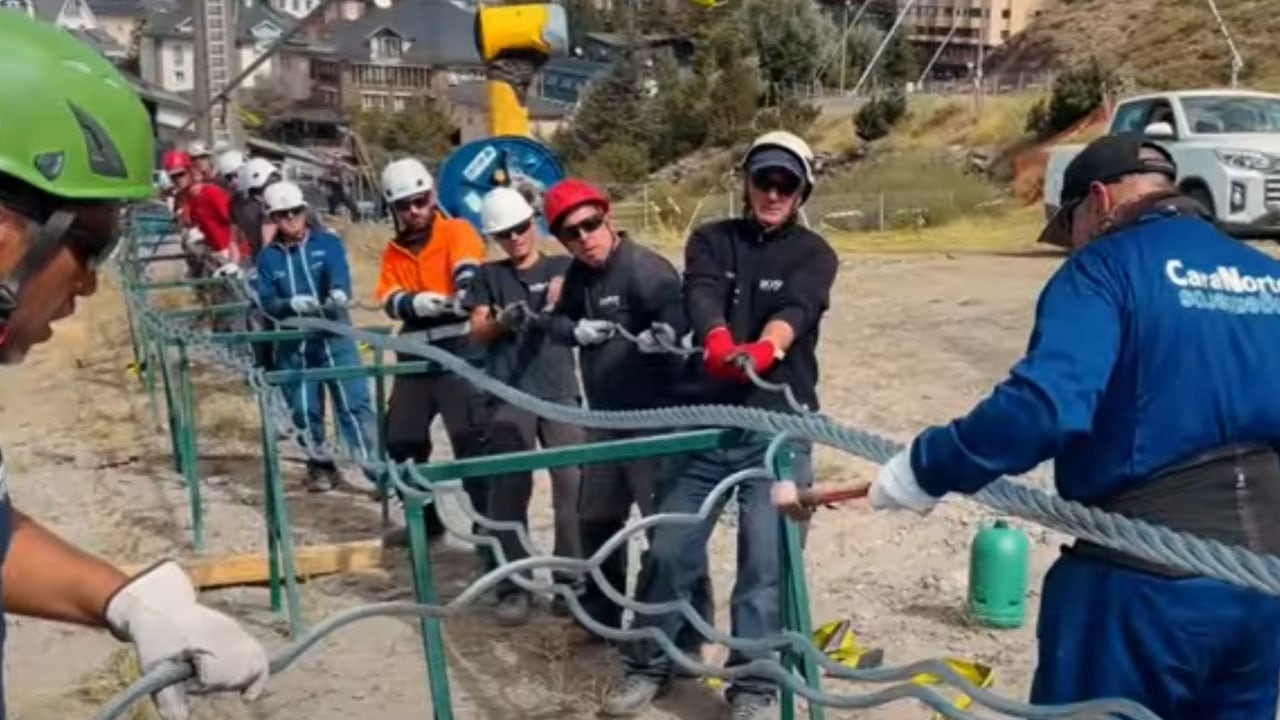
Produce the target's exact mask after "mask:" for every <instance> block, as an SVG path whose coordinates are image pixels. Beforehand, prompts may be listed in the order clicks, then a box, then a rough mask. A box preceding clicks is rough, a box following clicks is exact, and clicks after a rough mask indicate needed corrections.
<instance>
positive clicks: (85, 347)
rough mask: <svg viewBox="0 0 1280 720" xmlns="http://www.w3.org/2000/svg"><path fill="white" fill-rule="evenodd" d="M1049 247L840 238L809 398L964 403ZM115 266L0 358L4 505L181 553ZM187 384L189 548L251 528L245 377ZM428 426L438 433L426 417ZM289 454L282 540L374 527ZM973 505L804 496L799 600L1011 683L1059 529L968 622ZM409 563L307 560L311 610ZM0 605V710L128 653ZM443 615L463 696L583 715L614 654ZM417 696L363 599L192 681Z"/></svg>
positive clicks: (256, 538) (209, 598)
mask: <svg viewBox="0 0 1280 720" xmlns="http://www.w3.org/2000/svg"><path fill="white" fill-rule="evenodd" d="M352 253H353V255H354V256H356V258H357V265H358V268H357V273H356V278H357V283H358V287H357V290H358V291H361V292H362V294H368V293H369V291H370V290H371V289H372V287H373V273H374V268H375V265H376V262H377V248H376V247H375V246H374V245H373V244H372V243H365V242H353V243H352ZM1058 262H1059V260H1058V259H1056V258H1046V257H1027V256H1019V257H1013V256H945V255H926V254H913V255H899V256H887V255H886V256H870V255H851V256H847V257H846V258H845V259H844V262H843V264H842V267H841V271H840V275H839V280H838V287H837V290H836V293H835V298H834V301H833V304H832V311H831V312H830V314H828V316H827V317H826V319H825V321H824V326H823V330H822V342H821V362H822V368H823V378H822V382H821V386H820V393H821V397H822V402H823V405H824V410H825V411H826V412H827V413H828V414H830V415H832V416H834V417H836V418H838V419H840V420H843V421H846V422H849V423H852V424H855V425H858V426H861V427H866V428H870V429H874V430H877V431H879V432H882V433H884V434H887V435H891V436H893V437H896V438H899V439H901V440H906V439H908V438H909V437H910V436H911V434H912V433H914V432H916V431H918V430H919V429H921V428H922V427H923V426H925V425H927V424H930V423H937V422H944V421H946V420H948V419H950V418H951V417H953V416H955V415H956V414H959V413H962V412H964V411H965V410H966V409H967V408H969V407H970V406H971V404H972V403H974V402H975V401H976V400H978V399H979V398H980V397H982V396H983V395H984V394H985V393H986V392H987V391H988V390H989V389H990V388H991V386H992V384H993V383H995V382H997V381H998V380H1000V379H1001V378H1002V377H1003V375H1004V373H1005V371H1006V370H1007V369H1008V367H1009V365H1010V364H1011V363H1012V362H1013V361H1014V360H1015V359H1016V358H1017V357H1018V355H1019V353H1020V351H1021V350H1022V349H1023V347H1024V344H1025V342H1026V335H1027V330H1028V328H1029V324H1030V319H1031V312H1032V308H1033V305H1034V301H1035V297H1036V295H1037V292H1038V290H1039V288H1040V287H1041V285H1042V284H1043V282H1044V281H1045V279H1046V278H1047V277H1048V276H1049V274H1050V273H1051V272H1052V271H1053V269H1054V268H1055V267H1056V266H1057V264H1058ZM113 282H114V281H113V280H112V279H110V278H107V279H105V280H104V287H103V288H102V291H101V292H100V293H99V295H98V296H96V297H94V298H91V299H89V300H88V301H86V302H84V303H83V304H82V305H83V306H82V308H81V310H80V312H79V313H78V314H77V315H76V316H75V317H74V318H72V319H69V320H67V321H64V322H62V323H61V324H60V325H58V327H57V333H56V336H55V338H54V340H53V341H52V342H50V343H49V344H48V345H46V346H44V347H41V348H39V349H38V350H36V351H35V353H34V354H33V355H32V357H31V358H30V361H29V362H28V363H27V364H26V365H25V366H22V367H20V368H16V369H12V370H6V374H7V377H6V379H5V382H4V383H3V384H2V385H0V410H2V411H0V438H2V439H3V442H4V445H3V447H4V452H5V458H6V459H7V460H8V462H9V483H10V487H11V489H12V490H11V491H12V493H13V495H14V496H15V498H16V503H17V504H18V505H19V506H20V507H22V508H23V509H24V510H26V511H27V512H28V513H30V514H33V515H34V516H36V517H38V518H40V519H42V520H43V521H45V522H46V523H48V524H49V525H50V526H52V527H53V528H55V529H56V530H57V531H58V532H60V533H62V534H64V535H65V536H66V537H68V538H70V539H71V540H72V541H74V542H76V543H78V544H80V545H82V546H83V547H86V548H88V549H90V550H91V551H93V552H96V553H100V554H102V555H104V556H106V557H108V558H110V559H112V560H114V561H117V562H120V563H136V562H145V561H148V560H150V559H153V558H157V557H161V556H164V555H167V554H185V553H186V552H187V551H188V548H189V547H190V530H189V527H190V521H189V513H188V508H187V503H186V495H185V490H184V489H183V487H182V486H181V485H180V484H179V482H178V479H177V478H176V476H175V474H174V473H173V471H172V464H171V459H170V449H169V445H168V437H167V433H166V432H165V431H164V430H163V426H160V425H156V424H154V423H153V422H152V419H151V416H150V411H149V409H148V406H147V402H146V395H145V393H144V392H143V391H142V389H141V386H140V384H139V383H138V382H137V381H136V380H134V379H132V378H130V377H129V376H128V375H127V374H126V372H125V368H126V365H127V363H128V362H129V360H130V349H129V341H128V334H127V332H126V331H125V329H124V328H125V325H124V320H123V304H122V302H121V299H120V295H119V292H118V289H117V288H115V287H114V286H113ZM371 317H372V316H369V318H371ZM198 388H199V393H200V415H201V423H202V437H201V448H200V450H201V462H202V467H201V472H202V475H203V477H204V488H205V490H206V494H205V497H206V501H207V503H208V514H207V528H208V546H209V552H210V553H225V552H242V551H249V550H253V549H258V548H262V547H265V542H264V539H263V537H264V526H263V521H262V515H261V508H262V492H261V484H262V470H261V460H260V456H259V452H258V445H257V443H258V435H257V432H258V419H257V413H256V412H255V411H254V408H253V406H252V405H250V404H249V403H248V401H247V398H248V392H247V391H246V390H245V389H244V386H243V384H241V383H237V382H235V381H234V380H231V379H228V378H227V377H226V376H221V375H218V374H216V373H209V372H202V373H200V375H199V377H198ZM162 414H163V413H162ZM437 437H438V439H439V436H437ZM437 447H439V448H440V449H441V452H442V454H443V453H447V443H445V442H443V440H440V442H438V444H437ZM290 457H295V456H294V455H292V453H291V454H290ZM818 460H819V477H820V480H821V481H823V482H835V483H839V482H850V481H854V480H867V479H869V478H870V477H872V472H873V470H874V467H873V466H872V465H870V464H868V463H865V462H863V461H861V460H858V459H856V458H850V457H846V456H842V455H839V454H836V453H834V452H830V451H826V450H823V451H821V452H820V453H819V457H818ZM286 472H287V479H288V482H289V502H290V510H291V512H292V517H293V522H294V526H295V527H294V530H295V538H296V541H297V542H298V543H299V544H313V543H323V542H335V541H342V540H352V539H358V538H368V537H375V536H376V535H377V534H378V532H379V530H380V525H379V518H378V510H377V507H376V505H375V504H374V503H373V502H371V501H369V500H368V499H367V498H365V497H364V496H362V495H361V494H360V493H359V492H356V491H351V492H343V491H339V492H335V493H331V494H327V495H322V496H314V495H308V494H307V493H306V492H305V491H303V490H302V489H301V488H300V480H301V464H300V463H299V462H297V461H296V459H295V460H293V461H291V462H289V463H288V464H287V465H286ZM532 513H533V525H534V533H535V537H536V538H539V539H540V540H541V541H543V542H544V543H547V540H548V539H549V537H550V531H551V516H550V512H549V493H548V489H547V483H546V482H545V481H543V482H540V483H539V485H538V490H537V493H536V495H535V498H534V509H533V511H532ZM989 517H990V514H989V513H988V512H987V511H986V510H985V509H984V508H982V507H980V506H978V505H976V504H973V503H970V502H968V501H964V500H950V501H948V502H946V503H945V504H944V505H943V506H942V507H941V508H940V510H939V511H937V512H936V513H934V514H933V515H932V516H931V517H930V518H928V519H925V520H920V519H915V518H914V517H906V516H892V515H886V514H872V513H870V512H869V511H867V510H866V509H865V508H863V507H860V506H857V505H851V506H848V507H845V508H841V509H838V510H828V511H823V512H821V513H820V514H819V515H818V516H817V518H816V520H815V522H814V525H813V528H812V531H811V534H810V536H809V543H808V550H807V553H806V564H807V569H808V578H809V587H810V591H811V593H812V596H813V612H814V618H815V621H817V622H824V621H827V620H835V619H840V618H849V619H851V620H853V622H854V624H855V627H856V629H857V632H858V635H859V638H860V639H861V641H862V642H863V644H865V645H868V646H871V647H880V648H883V649H884V650H885V653H886V664H895V665H896V664H903V663H907V662H911V661H915V660H919V659H924V658H936V657H941V656H955V657H962V658H967V659H971V660H977V661H979V662H982V663H985V664H987V665H990V666H991V667H993V668H994V669H995V686H994V687H995V689H996V690H997V691H998V692H1000V693H1002V694H1004V695H1007V696H1012V697H1015V698H1024V697H1025V696H1026V692H1027V688H1028V685H1029V681H1030V671H1031V668H1032V666H1033V664H1034V653H1035V643H1034V618H1035V611H1036V605H1037V598H1038V592H1037V590H1036V588H1038V585H1039V581H1040V578H1041V577H1042V575H1043V572H1044V570H1045V569H1046V567H1047V565H1048V563H1049V562H1050V561H1051V560H1052V558H1053V557H1054V555H1055V554H1056V547H1057V545H1058V544H1059V543H1060V542H1061V541H1062V538H1061V537H1057V536H1054V535H1051V534H1048V533H1046V532H1044V531H1042V530H1040V529H1038V528H1035V527H1031V528H1028V530H1029V533H1030V536H1031V538H1032V547H1033V557H1032V590H1031V594H1030V604H1029V613H1028V618H1027V622H1026V624H1025V625H1024V626H1023V627H1022V628H1021V629H1019V630H1014V631H995V630H988V629H984V628H980V627H976V626H974V625H972V624H971V623H970V622H969V621H968V620H967V619H966V616H965V614H964V610H963V608H964V597H965V593H966V586H967V580H966V578H967V567H968V549H969V543H970V541H971V540H972V537H973V535H974V533H975V532H976V531H977V530H978V529H979V527H980V525H981V523H983V522H984V521H986V520H987V519H989ZM1017 524H1018V525H1019V526H1022V527H1025V525H1023V524H1021V523H1017ZM733 540H734V538H733V534H732V530H731V529H730V528H727V527H725V526H724V525H723V524H722V526H721V527H720V528H719V529H718V530H717V532H716V535H715V538H714V540H713V547H712V549H711V552H712V568H713V573H714V578H715V583H716V600H717V603H718V606H719V608H718V619H719V625H720V626H721V627H722V628H724V629H726V630H727V623H728V618H729V611H728V600H729V597H730V591H731V588H732V579H733V562H734V560H733V552H734V550H733V547H734V545H733ZM472 558H473V555H472V554H471V553H470V552H469V551H467V550H466V549H465V547H463V546H460V545H456V546H452V547H446V548H442V549H439V550H438V551H437V553H436V570H437V577H438V578H439V586H440V588H441V591H442V593H443V594H444V595H445V596H446V597H451V596H454V595H456V594H457V593H458V592H460V591H461V590H462V589H463V588H464V587H465V586H466V584H467V583H468V582H469V581H470V579H471V578H472V577H473V576H474V575H475V570H476V568H475V566H474V564H473V559H472ZM406 566H407V562H406V559H405V556H404V555H393V556H392V557H391V558H389V559H388V561H387V562H386V567H385V568H384V570H383V571H381V572H371V573H362V574H353V575H348V576H344V577H335V578H328V579H325V580H320V581H315V582H312V583H310V584H309V585H307V586H306V587H305V588H304V593H305V597H304V603H305V609H306V611H307V614H308V618H309V619H310V620H311V621H312V622H314V621H316V620H318V619H320V618H323V617H326V616H328V615H330V614H332V613H334V612H337V611H339V610H341V609H344V608H348V607H352V606H356V605H360V604H364V603H368V602H372V601H382V600H392V599H410V598H411V597H412V595H411V591H410V585H409V579H408V573H407V567H406ZM205 601H206V602H209V603H211V604H213V605H215V606H217V607H219V608H222V609H225V610H227V611H228V612H231V613H233V614H235V615H236V616H237V617H238V618H240V619H242V621H243V622H245V623H246V624H247V625H248V626H249V627H250V628H252V629H253V631H254V632H255V633H256V634H258V635H260V636H261V637H262V638H263V639H264V640H265V641H266V642H267V643H269V645H270V646H271V647H279V646H281V645H283V644H284V643H286V642H287V641H288V640H287V638H286V637H285V635H284V634H283V632H282V630H283V629H284V623H283V621H282V619H281V618H280V617H278V616H276V615H274V614H273V613H271V612H270V610H269V608H268V601H267V593H266V591H265V590H264V589H259V588H249V589H237V590H233V591H221V592H211V593H207V594H206V595H205ZM8 625H9V628H8V630H9V636H8V647H7V653H6V656H7V658H8V662H7V663H6V672H7V687H8V693H9V707H10V711H11V713H12V717H14V718H21V720H53V719H55V718H56V719H59V720H62V719H65V718H72V717H88V716H89V715H90V714H91V711H92V709H93V708H94V707H96V706H97V704H98V703H100V702H101V701H102V700H103V699H104V698H105V697H106V696H108V695H109V694H110V693H111V692H113V691H115V690H116V689H118V688H119V686H120V683H121V680H122V678H124V677H127V672H128V671H127V670H126V669H123V667H124V665H125V663H123V662H122V659H123V658H124V657H125V654H124V653H122V652H121V648H120V646H119V645H118V644H117V643H116V642H115V641H114V640H112V639H111V638H110V637H109V636H108V635H106V634H105V633H102V632H97V631H91V630H85V629H80V628H73V627H65V626H58V625H54V624H50V623H46V622H37V621H31V620H27V619H17V618H10V619H9V621H8ZM446 634H447V643H448V656H449V666H450V677H449V680H450V684H451V690H452V694H453V698H454V706H455V708H456V717H459V718H482V719H484V720H505V719H508V718H510V719H512V720H515V719H516V718H521V719H527V718H588V717H593V716H594V715H595V711H596V708H597V707H598V699H599V697H600V695H601V694H602V693H603V692H604V691H605V689H606V688H607V686H608V684H609V682H611V680H612V679H614V678H615V677H616V664H615V663H614V662H613V661H612V657H611V656H610V655H609V654H608V651H606V650H602V649H599V648H598V647H594V646H587V645H582V644H579V643H578V642H577V641H576V639H575V634H574V633H573V632H572V631H571V630H570V627H569V625H568V623H567V622H566V621H564V620H562V619H559V618H555V617H552V616H551V615H550V614H549V613H547V612H546V611H541V612H539V613H538V614H537V615H535V619H534V621H533V622H532V623H531V624H530V625H528V626H527V627H525V628H521V629H518V630H514V631H507V630H504V629H501V628H497V627H494V626H492V625H491V624H489V623H488V622H487V620H486V615H485V611H484V610H483V609H476V610H474V611H472V612H470V613H469V614H467V615H464V616H461V617H458V618H454V619H450V620H449V621H447V623H446ZM828 687H830V688H832V689H835V690H837V691H842V690H843V691H865V690H866V689H867V688H858V687H855V686H850V685H842V684H840V683H828ZM428 713H429V710H428V709H427V689H426V674H425V665H424V662H423V659H422V650H421V644H420V642H419V639H418V633H417V630H416V623H415V622H414V621H412V620H399V619H377V620H372V621H367V622H365V623H363V624H360V625H358V626H355V627H353V628H350V629H348V630H346V631H343V632H340V633H338V634H337V635H335V636H332V637H331V638H330V639H329V640H326V641H324V642H323V643H322V644H320V645H319V646H318V647H316V648H315V649H313V650H312V651H311V652H310V653H309V654H308V655H306V656H305V659H304V660H303V661H300V662H299V663H297V664H295V665H294V666H293V667H291V668H290V669H289V670H288V671H287V672H285V673H283V674H281V675H280V676H278V677H277V678H275V679H273V681H272V683H271V685H270V688H269V690H268V693H267V694H266V696H265V697H264V698H263V699H261V700H260V701H258V702H257V703H255V704H253V705H251V706H244V705H242V704H241V703H239V701H237V700H234V699H229V700H225V699H224V700H205V699H202V700H198V701H197V702H196V712H195V717H197V718H298V717H307V718H310V720H339V719H341V720H349V719H350V718H373V717H377V718H385V719H386V720H398V719H400V718H406V719H407V718H422V717H426V716H428ZM834 715H835V716H836V717H849V716H852V715H853V714H852V713H835V714H834ZM147 716H148V715H147V714H140V715H138V717H147ZM929 716H930V713H929V711H928V710H927V709H925V708H924V707H923V706H921V705H919V704H917V703H915V702H914V701H908V700H903V701H898V702H895V703H892V704H891V705H888V706H884V707H881V708H877V709H873V710H870V711H865V712H862V713H859V714H857V717H860V718H867V719H869V720H908V719H912V718H920V719H922V720H923V719H924V718H928V717H929ZM646 717H647V718H683V719H685V720H693V719H694V718H697V719H704V718H720V717H728V711H727V708H726V706H724V704H723V703H722V702H720V701H719V699H718V698H717V697H716V695H715V694H714V693H713V692H712V691H710V690H708V689H706V688H704V687H702V686H701V685H699V684H697V683H695V682H684V683H682V684H680V685H679V686H678V687H677V688H676V689H675V691H674V692H673V693H672V694H671V695H670V696H668V698H667V699H665V700H663V701H662V702H660V703H659V706H658V708H657V709H656V710H655V711H653V712H651V713H650V714H649V715H647V716H646Z"/></svg>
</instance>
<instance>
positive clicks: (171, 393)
mask: <svg viewBox="0 0 1280 720" xmlns="http://www.w3.org/2000/svg"><path fill="white" fill-rule="evenodd" d="M156 346H157V348H158V350H159V358H160V378H161V379H162V380H163V381H164V401H165V407H166V409H167V410H168V412H169V444H170V446H171V447H172V448H173V471H174V472H177V473H180V472H182V468H183V467H184V461H183V453H185V452H186V451H187V449H186V447H184V446H183V444H182V440H181V438H182V421H183V419H182V408H181V406H180V405H179V403H178V397H177V395H178V390H177V387H176V386H175V383H174V380H173V377H172V376H171V375H170V371H171V368H170V367H169V338H168V337H166V336H165V335H164V334H163V333H159V334H157V337H156Z"/></svg>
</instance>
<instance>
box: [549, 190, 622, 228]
mask: <svg viewBox="0 0 1280 720" xmlns="http://www.w3.org/2000/svg"><path fill="white" fill-rule="evenodd" d="M587 203H593V204H595V205H599V206H600V209H601V210H603V211H604V212H609V198H607V197H605V196H604V193H602V192H600V191H599V190H598V189H596V187H595V186H594V185H592V184H591V183H589V182H586V181H585V180H579V179H577V178H568V179H565V180H561V181H560V182H558V183H556V184H555V185H552V186H551V189H550V190H547V193H546V195H543V196H542V215H543V217H545V218H546V219H547V225H548V226H549V227H550V228H551V230H552V232H555V229H556V228H557V227H558V226H559V225H560V221H561V220H564V216H565V215H568V214H569V213H571V212H573V210H574V209H576V208H577V207H579V206H581V205H585V204H587Z"/></svg>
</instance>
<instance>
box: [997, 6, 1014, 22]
mask: <svg viewBox="0 0 1280 720" xmlns="http://www.w3.org/2000/svg"><path fill="white" fill-rule="evenodd" d="M1012 15H1013V13H1011V12H1010V11H1009V8H1005V9H1004V10H1001V11H1000V17H1002V18H1004V19H1005V20H1008V19H1009V18H1010V17H1011V16H1012Z"/></svg>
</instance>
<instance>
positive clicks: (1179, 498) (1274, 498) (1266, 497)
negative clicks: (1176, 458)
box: [1063, 443, 1280, 578]
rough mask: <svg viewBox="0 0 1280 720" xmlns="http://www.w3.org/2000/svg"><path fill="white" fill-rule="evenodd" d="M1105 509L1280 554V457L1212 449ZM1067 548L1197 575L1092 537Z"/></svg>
mask: <svg viewBox="0 0 1280 720" xmlns="http://www.w3.org/2000/svg"><path fill="white" fill-rule="evenodd" d="M1098 507H1099V509H1101V510H1104V511H1106V512H1111V513H1116V514H1118V515H1123V516H1125V517H1128V518H1131V519H1134V520H1143V521H1146V522H1149V523H1151V524H1153V525H1160V526H1164V527H1167V528H1169V529H1171V530H1175V531H1179V532H1186V533H1189V534H1192V535H1195V536H1197V537H1201V538H1204V539H1207V540H1217V541H1218V542H1221V543H1223V544H1226V545H1236V546H1241V547H1245V548H1247V549H1249V550H1251V551H1253V552H1257V553H1261V554H1280V524H1277V523H1275V522H1274V521H1272V518H1273V517H1274V514H1275V509H1276V508H1277V507H1280V454H1277V451H1276V448H1275V447H1274V446H1271V445H1266V444H1258V443H1250V444H1240V445H1230V446H1226V447H1219V448H1214V449H1213V450H1210V451H1208V452H1204V453H1201V454H1199V455H1197V456H1195V457H1193V458H1191V459H1189V460H1186V461H1183V462H1179V463H1177V464H1175V465H1172V466H1169V467H1166V468H1163V469H1161V470H1159V471H1157V472H1156V473H1155V474H1154V475H1153V476H1152V478H1151V480H1150V481H1149V482H1147V483H1144V484H1143V485H1141V486H1140V487H1137V488H1135V489H1133V490H1130V491H1128V492H1125V493H1121V494H1120V495H1117V496H1115V497H1113V498H1110V499H1108V500H1106V501H1105V502H1103V503H1100V504H1099V506H1098ZM1063 551H1064V552H1065V553H1068V554H1072V555H1076V556H1080V557H1088V558H1093V559H1096V560H1101V561H1104V562H1108V563H1111V564H1114V565H1119V566H1121V567H1126V568H1129V569H1132V570H1138V571H1140V572H1145V573H1149V574H1153V575H1158V576H1160V577H1166V578H1188V577H1195V576H1196V575H1197V574H1196V573H1192V572H1188V571H1186V570H1182V569H1180V568H1174V567H1170V566H1168V565H1164V564H1162V563H1157V562H1152V561H1150V560H1146V559H1144V558H1140V557H1137V556H1136V555H1132V554H1130V553H1126V552H1122V551H1120V550H1115V549H1112V548H1109V547H1106V546H1103V545H1099V544H1097V543H1094V542H1090V541H1088V540H1082V539H1081V540H1076V541H1075V543H1074V544H1073V545H1071V546H1069V547H1064V548H1063Z"/></svg>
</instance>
